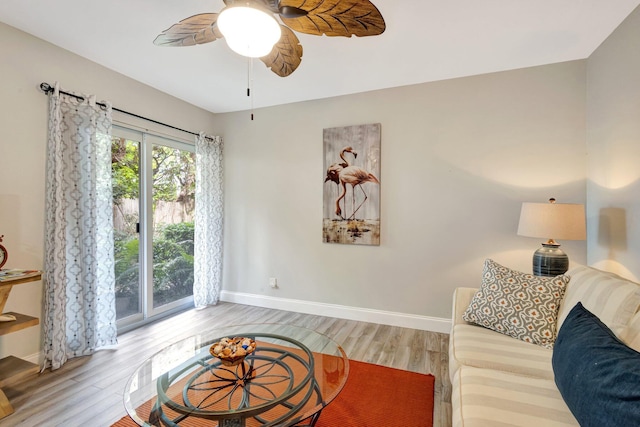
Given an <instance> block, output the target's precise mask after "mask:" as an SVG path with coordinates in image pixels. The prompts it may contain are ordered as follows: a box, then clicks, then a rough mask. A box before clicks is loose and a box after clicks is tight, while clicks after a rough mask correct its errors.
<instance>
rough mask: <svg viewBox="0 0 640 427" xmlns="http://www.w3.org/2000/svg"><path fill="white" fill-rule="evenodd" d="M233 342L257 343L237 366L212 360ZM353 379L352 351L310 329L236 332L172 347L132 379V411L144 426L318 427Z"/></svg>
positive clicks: (265, 327) (240, 328) (266, 327)
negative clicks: (222, 344) (218, 346)
mask: <svg viewBox="0 0 640 427" xmlns="http://www.w3.org/2000/svg"><path fill="white" fill-rule="evenodd" d="M224 337H228V338H233V337H246V338H250V339H253V340H255V342H256V348H255V351H254V352H253V353H251V354H249V355H247V356H246V358H245V359H244V361H242V362H241V363H239V364H238V365H236V366H227V365H225V364H223V363H222V361H221V360H219V359H218V358H216V357H213V356H212V355H211V354H210V353H209V348H210V347H211V345H212V344H214V343H215V342H217V341H219V340H220V339H222V338H224ZM348 374H349V361H348V359H347V357H346V354H345V352H344V350H343V349H342V348H341V347H340V346H339V345H338V344H336V343H335V342H334V341H332V340H331V339H329V338H328V337H326V336H324V335H322V334H319V333H317V332H315V331H312V330H310V329H306V328H301V327H297V326H291V325H280V324H249V325H237V326H229V327H224V328H219V329H214V330H210V331H206V332H203V333H202V334H200V335H196V336H192V337H189V338H187V339H184V340H182V341H179V342H177V343H175V344H172V345H170V346H168V347H167V348H165V349H163V350H162V351H160V352H158V353H156V354H155V355H154V356H153V357H151V358H150V359H148V360H146V361H145V362H144V363H143V364H142V366H140V367H139V368H138V369H137V370H136V371H135V372H134V373H133V375H132V376H131V378H130V379H129V381H128V383H127V386H126V389H125V393H124V401H125V407H126V409H127V412H128V414H129V416H130V417H131V418H132V419H133V420H134V421H135V422H136V423H137V424H138V425H140V426H180V427H191V426H194V427H196V426H197V427H200V426H212V427H258V426H278V427H288V426H314V425H315V424H316V422H317V420H318V418H319V417H320V414H321V412H322V409H323V408H324V407H326V406H327V405H328V404H329V403H330V402H331V401H332V400H333V399H335V397H336V396H337V395H338V393H340V391H341V390H342V388H343V387H344V385H345V383H346V381H347V376H348Z"/></svg>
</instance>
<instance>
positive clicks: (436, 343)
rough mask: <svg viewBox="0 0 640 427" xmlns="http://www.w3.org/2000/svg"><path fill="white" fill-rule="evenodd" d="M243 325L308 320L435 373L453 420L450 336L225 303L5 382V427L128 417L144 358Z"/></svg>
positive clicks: (378, 355) (355, 348)
mask: <svg viewBox="0 0 640 427" xmlns="http://www.w3.org/2000/svg"><path fill="white" fill-rule="evenodd" d="M240 323H287V324H293V325H298V326H303V327H306V328H309V329H313V330H316V331H318V332H320V333H323V334H325V335H327V336H329V337H331V338H332V339H333V340H334V341H336V342H338V343H339V344H340V345H341V346H342V347H343V348H344V349H345V351H346V352H347V355H348V356H349V358H350V359H353V360H359V361H364V362H370V363H376V364H379V365H385V366H390V367H394V368H399V369H405V370H408V371H414V372H419V373H430V374H433V375H434V376H435V378H436V382H435V407H434V427H448V426H450V425H451V384H450V382H449V373H448V356H447V346H448V341H449V337H448V335H447V334H439V333H434V332H427V331H420V330H415V329H405V328H399V327H393V326H385V325H378V324H373V323H365V322H355V321H350V320H342V319H335V318H331V317H323V316H314V315H307V314H299V313H292V312H288V311H280V310H270V309H265V308H260V307H252V306H245V305H239V304H231V303H220V304H218V305H217V306H215V307H209V308H206V309H204V310H190V311H186V312H183V313H181V314H178V315H177V316H174V317H172V318H170V319H164V320H161V321H158V322H156V323H153V324H150V325H146V326H143V327H141V328H139V329H136V330H133V331H131V332H128V333H126V334H123V335H121V336H120V337H119V338H118V341H119V345H118V348H117V349H116V350H101V351H98V352H97V353H95V354H94V355H93V356H90V357H82V358H77V359H72V360H70V361H69V362H67V364H65V365H64V366H63V367H62V368H61V369H58V370H56V371H53V372H45V373H44V374H41V375H39V376H38V377H34V378H32V379H30V380H27V381H24V382H22V383H20V384H17V385H15V386H13V387H9V388H5V389H4V391H5V393H6V394H7V397H8V398H9V401H10V402H11V403H12V405H13V407H14V408H15V410H16V411H15V413H14V414H12V415H10V416H8V417H6V418H4V419H2V420H0V427H14V426H30V427H31V426H33V427H35V426H38V427H49V426H64V427H73V426H91V427H108V426H110V425H111V424H112V423H114V422H116V421H117V420H118V419H120V418H121V417H123V416H125V415H126V411H125V409H124V404H123V401H122V395H123V391H124V388H125V385H126V382H127V380H128V378H129V376H130V375H131V374H132V373H133V371H134V370H135V369H136V368H137V367H138V366H139V365H140V364H141V363H142V362H143V361H144V360H145V359H147V358H148V357H150V356H151V355H153V354H154V353H156V352H157V351H159V350H160V349H162V348H163V347H166V346H167V345H168V344H170V343H173V342H176V341H178V340H180V339H182V338H186V337H188V336H190V335H193V334H195V333H198V332H199V331H203V330H206V329H209V328H214V327H217V326H223V325H229V324H240ZM336 427H339V426H336ZM407 427H410V426H407Z"/></svg>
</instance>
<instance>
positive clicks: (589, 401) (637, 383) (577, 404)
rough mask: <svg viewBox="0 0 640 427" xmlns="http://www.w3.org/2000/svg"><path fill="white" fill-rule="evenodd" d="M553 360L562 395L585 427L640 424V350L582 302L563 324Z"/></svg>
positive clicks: (556, 379)
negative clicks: (622, 339) (619, 335)
mask: <svg viewBox="0 0 640 427" xmlns="http://www.w3.org/2000/svg"><path fill="white" fill-rule="evenodd" d="M552 364H553V373H554V375H555V381H556V385H557V386H558V389H559V390H560V394H562V397H563V399H564V401H565V402H566V404H567V406H568V407H569V409H570V410H571V412H572V413H573V416H574V417H576V419H577V420H578V422H579V423H580V425H581V426H582V427H588V426H593V427H608V426H611V427H627V426H640V353H638V352H637V351H635V350H633V349H632V348H629V347H627V346H626V345H625V344H624V343H623V342H622V341H620V340H619V339H618V338H617V337H616V336H615V335H614V334H613V332H611V330H610V329H609V328H608V327H607V326H606V325H605V324H604V323H602V322H601V321H600V319H598V318H597V317H596V316H595V315H593V313H591V312H590V311H589V310H587V309H586V308H584V307H583V306H582V304H581V303H578V304H576V306H575V307H574V308H573V309H571V311H570V312H569V315H568V316H567V318H566V319H565V321H564V323H563V324H562V326H561V327H560V331H559V332H558V338H557V339H556V343H555V346H554V348H553V358H552Z"/></svg>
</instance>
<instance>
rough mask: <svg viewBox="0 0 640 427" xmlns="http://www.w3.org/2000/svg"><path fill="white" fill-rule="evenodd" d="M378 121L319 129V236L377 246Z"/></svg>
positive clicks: (378, 213)
mask: <svg viewBox="0 0 640 427" xmlns="http://www.w3.org/2000/svg"><path fill="white" fill-rule="evenodd" d="M380 133H381V126H380V123H374V124H368V125H355V126H344V127H336V128H327V129H324V130H323V145H324V170H323V172H324V176H323V179H324V181H323V182H324V191H323V194H324V197H323V202H324V203H323V211H324V212H323V225H322V239H323V241H324V242H327V243H347V244H358V245H380Z"/></svg>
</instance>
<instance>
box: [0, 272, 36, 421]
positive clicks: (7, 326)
mask: <svg viewBox="0 0 640 427" xmlns="http://www.w3.org/2000/svg"><path fill="white" fill-rule="evenodd" d="M41 278H42V272H41V271H34V272H30V273H27V274H25V275H23V276H17V277H12V278H10V279H5V280H3V281H0V314H3V312H2V310H4V306H5V304H6V303H7V299H8V298H9V292H11V288H13V287H14V286H15V285H20V284H23V283H29V282H36V281H38V280H40V279H41ZM4 314H12V315H13V316H15V317H16V320H13V321H9V322H0V335H6V334H10V333H12V332H16V331H20V330H22V329H24V328H28V327H30V326H35V325H37V324H38V323H40V321H39V320H38V318H37V317H31V316H27V315H25V314H20V313H4ZM38 370H39V366H38V365H36V364H35V363H31V362H27V361H26V360H22V359H20V358H17V357H15V356H8V357H5V358H3V359H0V418H4V417H6V416H7V415H10V414H13V407H12V406H11V404H10V403H9V400H8V399H7V396H6V395H5V394H4V392H3V391H2V388H3V387H7V386H9V385H11V384H14V383H16V382H18V381H20V380H22V379H24V378H26V377H28V376H30V375H34V374H37V373H38Z"/></svg>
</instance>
